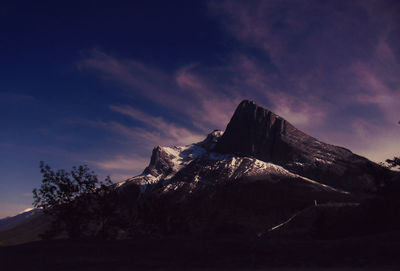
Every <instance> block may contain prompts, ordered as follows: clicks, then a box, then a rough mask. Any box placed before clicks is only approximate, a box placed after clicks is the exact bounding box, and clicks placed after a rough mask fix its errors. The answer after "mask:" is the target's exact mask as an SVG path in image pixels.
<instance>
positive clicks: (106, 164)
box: [0, 0, 400, 217]
mask: <svg viewBox="0 0 400 271" xmlns="http://www.w3.org/2000/svg"><path fill="white" fill-rule="evenodd" d="M82 2H84V3H82ZM244 98H247V99H252V100H255V101H256V102H257V103H259V104H261V105H264V106H266V107H268V108H269V109H271V110H273V111H275V112H277V113H278V114H280V115H282V116H283V117H285V118H287V119H288V120H289V121H290V122H292V123H293V124H294V125H296V126H297V127H299V128H300V129H303V130H304V131H306V132H308V133H310V134H311V135H314V136H316V137H318V138H320V139H322V140H324V141H327V142H330V143H334V144H338V145H343V146H346V147H348V148H350V149H352V150H353V151H355V152H357V153H359V154H362V155H365V156H367V157H368V158H370V159H372V160H375V161H382V160H384V159H385V158H389V157H392V156H393V155H396V154H398V152H399V150H400V141H399V140H398V139H399V135H400V134H399V133H400V131H399V130H400V129H399V128H400V126H399V125H397V121H398V120H399V119H400V5H399V3H398V1H367V0H365V1H333V0H332V1H140V2H139V1H137V2H136V1H107V2H106V1H104V2H101V1H6V2H5V3H2V5H1V6H0V122H1V130H0V217H2V216H6V215H11V214H14V213H17V212H19V211H21V210H23V209H25V208H28V207H29V206H30V205H31V202H32V197H31V190H32V189H33V188H34V187H37V186H39V185H40V181H41V179H40V174H39V170H38V165H39V161H41V160H43V161H45V162H48V163H49V164H50V165H51V166H53V167H55V168H66V169H68V168H70V167H71V166H72V165H79V164H83V163H86V164H88V165H89V166H90V167H91V168H92V169H94V170H95V171H96V172H98V173H99V175H101V176H105V175H106V174H110V175H111V177H112V178H113V179H114V180H115V181H120V180H123V179H124V178H127V177H130V176H133V175H135V174H137V173H140V172H141V170H142V169H143V168H144V166H145V165H146V164H147V163H148V160H149V156H150V152H151V149H152V147H153V146H155V145H180V144H188V143H191V142H194V141H198V140H201V139H202V138H203V137H205V135H206V134H207V133H208V132H209V131H211V130H213V129H222V130H223V129H224V128H225V125H226V124H227V122H228V121H229V118H230V116H231V114H232V112H233V110H234V108H235V106H236V105H237V103H238V102H240V100H241V99H244Z"/></svg>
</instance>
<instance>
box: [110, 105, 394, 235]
mask: <svg viewBox="0 0 400 271" xmlns="http://www.w3.org/2000/svg"><path fill="white" fill-rule="evenodd" d="M391 175H392V173H391V172H390V171H389V170H388V169H386V168H384V167H382V166H380V165H378V164H375V163H373V162H371V161H369V160H368V159H366V158H364V157H361V156H359V155H356V154H354V153H352V152H351V151H350V150H347V149H345V148H342V147H338V146H334V145H330V144H327V143H324V142H321V141H319V140H317V139H315V138H313V137H311V136H309V135H307V134H305V133H304V132H302V131H300V130H298V129H297V128H295V127H294V126H293V125H292V124H290V123H289V122H288V121H286V120H285V119H283V118H282V117H280V116H278V115H276V114H274V113H273V112H271V111H269V110H267V109H265V108H262V107H260V106H258V105H257V104H255V103H254V102H251V101H247V100H245V101H243V102H241V103H240V104H239V106H238V107H237V109H236V111H235V113H234V115H233V117H232V119H231V121H230V122H229V124H228V125H227V127H226V130H225V132H222V131H213V132H212V133H210V134H209V135H208V136H207V138H206V139H205V140H204V141H202V142H198V143H194V144H191V145H187V146H178V147H177V146H174V147H160V146H158V147H156V148H154V149H153V152H152V156H151V160H150V164H149V165H148V167H147V168H146V169H145V170H144V171H143V173H142V174H141V175H139V176H136V177H133V178H131V179H128V180H126V181H125V182H123V183H120V184H118V187H119V188H118V189H119V190H120V191H125V192H126V191H128V190H129V191H131V192H130V195H131V196H132V195H133V194H132V191H136V192H135V195H136V196H135V197H137V198H142V199H151V200H149V201H151V202H152V207H151V208H150V209H151V210H147V212H148V214H150V213H151V212H153V217H158V219H159V221H161V220H165V221H164V222H163V223H164V224H163V226H160V225H158V226H159V227H162V228H163V231H165V232H166V233H170V232H176V233H182V232H204V231H206V232H207V231H210V232H220V231H221V232H225V233H227V232H242V233H246V232H247V233H255V232H257V233H261V232H265V230H266V229H268V228H273V227H274V226H276V225H278V224H280V223H282V222H284V221H286V220H287V219H289V218H290V217H292V216H293V214H295V213H297V212H300V211H302V210H303V209H305V208H309V207H310V206H314V205H317V204H327V203H329V204H332V203H333V204H339V205H341V206H345V205H346V204H350V205H351V204H354V203H357V202H358V201H359V198H358V197H359V195H360V194H363V193H373V192H374V191H376V190H377V189H378V187H379V185H380V182H381V180H382V179H383V178H390V176H391ZM135 189H136V190H135ZM125 194H129V193H125ZM155 206H158V207H155ZM150 217H151V215H148V218H149V219H151V218H150ZM162 217H163V218H162ZM171 221H174V222H173V223H172V222H171ZM172 225H174V226H172Z"/></svg>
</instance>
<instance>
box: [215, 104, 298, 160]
mask: <svg viewBox="0 0 400 271" xmlns="http://www.w3.org/2000/svg"><path fill="white" fill-rule="evenodd" d="M283 137H288V138H291V137H303V138H304V137H305V134H304V133H302V132H300V131H299V130H297V129H296V128H295V127H294V126H293V125H291V124H290V123H289V122H288V121H286V120H285V119H283V118H281V117H280V116H278V115H276V114H275V113H273V112H271V111H269V110H267V109H265V108H263V107H261V106H259V105H257V104H256V103H254V102H253V101H249V100H244V101H242V102H241V103H240V104H239V106H238V107H237V108H236V110H235V113H234V114H233V116H232V119H231V121H230V122H229V124H228V126H227V127H226V130H225V133H224V135H223V136H222V138H221V140H219V142H218V144H217V145H216V147H215V149H214V151H216V152H220V153H234V154H237V155H244V156H254V157H257V158H259V159H261V160H264V161H273V162H282V161H287V160H288V159H295V158H297V157H293V156H294V155H296V154H295V153H293V152H292V151H291V149H290V148H289V147H288V145H287V144H286V142H285V141H284V140H282V138H283Z"/></svg>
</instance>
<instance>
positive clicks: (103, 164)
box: [92, 155, 149, 172]
mask: <svg viewBox="0 0 400 271" xmlns="http://www.w3.org/2000/svg"><path fill="white" fill-rule="evenodd" d="M148 162H149V158H147V159H145V158H143V157H134V158H132V157H125V156H120V155H118V156H116V157H114V158H113V159H108V160H101V161H93V162H92V163H93V164H94V165H95V166H97V167H99V168H101V169H105V170H108V171H110V170H128V171H137V172H138V171H142V170H143V169H144V168H145V167H146V166H147V164H148Z"/></svg>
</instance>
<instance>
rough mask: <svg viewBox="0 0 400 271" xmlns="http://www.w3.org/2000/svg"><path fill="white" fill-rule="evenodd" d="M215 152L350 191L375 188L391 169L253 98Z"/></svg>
mask: <svg viewBox="0 0 400 271" xmlns="http://www.w3.org/2000/svg"><path fill="white" fill-rule="evenodd" d="M213 151H215V152H219V153H226V154H227V153H233V154H236V155H240V156H251V157H255V158H257V159H260V160H263V161H266V162H272V163H275V164H278V165H281V166H283V167H285V168H286V169H289V170H290V171H292V172H295V173H298V174H301V175H302V176H305V177H308V178H312V179H315V180H316V181H319V182H321V183H324V184H328V185H331V186H333V187H337V188H342V189H345V190H349V191H374V190H375V189H376V186H377V182H378V181H377V180H378V179H382V177H383V176H386V175H388V174H390V173H389V171H388V170H387V169H385V168H383V167H381V166H379V165H377V164H375V163H373V162H371V161H369V160H368V159H366V158H364V157H361V156H358V155H356V154H354V153H352V152H351V151H350V150H347V149H345V148H342V147H338V146H333V145H330V144H326V143H324V142H321V141H319V140H317V139H315V138H313V137H311V136H309V135H307V134H305V133H303V132H302V131H300V130H298V129H296V128H295V127H294V126H293V125H292V124H290V123H289V122H288V121H286V120H285V119H283V118H281V117H280V116H278V115H276V114H274V113H273V112H271V111H269V110H267V109H265V108H262V107H260V106H258V105H257V104H255V103H254V102H252V101H248V100H245V101H242V102H241V103H240V104H239V106H238V107H237V109H236V111H235V113H234V115H233V117H232V119H231V121H230V122H229V124H228V126H227V127H226V130H225V133H224V134H223V136H222V137H221V138H220V140H219V141H218V143H217V144H216V146H215V148H214V149H213Z"/></svg>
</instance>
